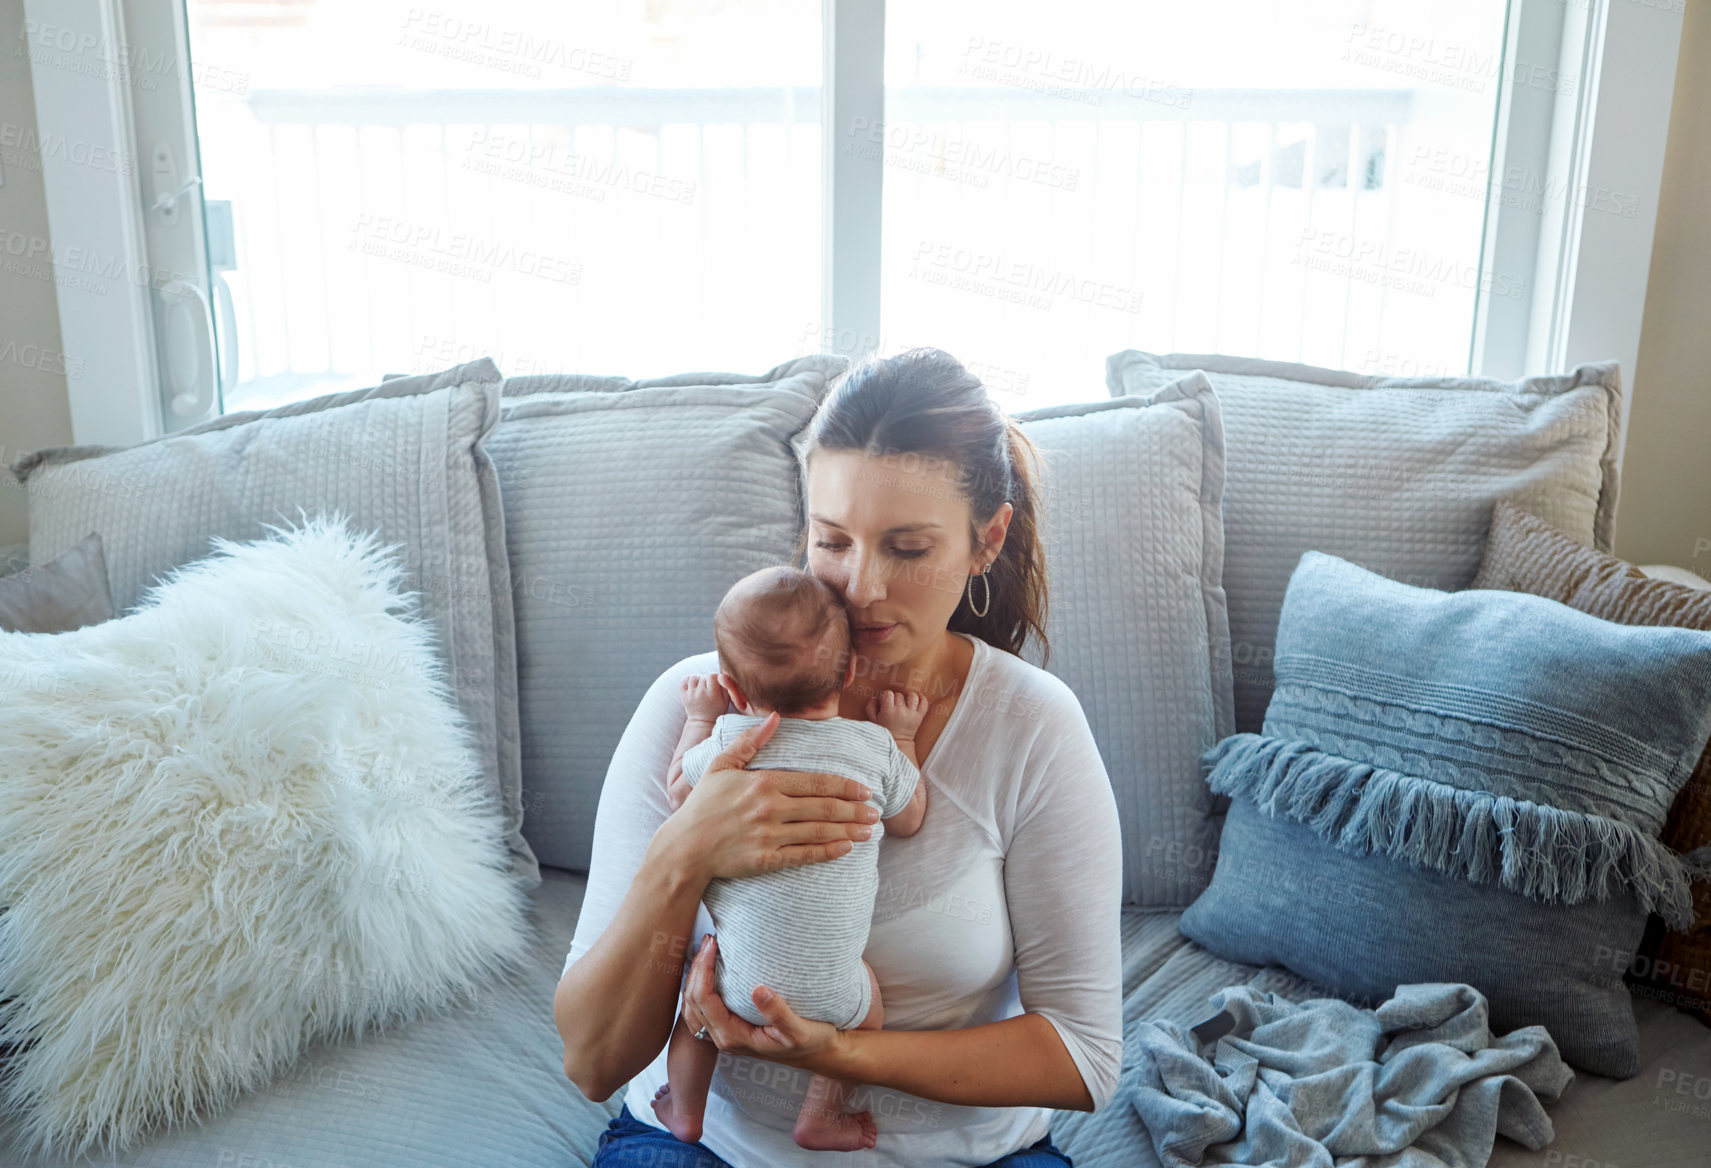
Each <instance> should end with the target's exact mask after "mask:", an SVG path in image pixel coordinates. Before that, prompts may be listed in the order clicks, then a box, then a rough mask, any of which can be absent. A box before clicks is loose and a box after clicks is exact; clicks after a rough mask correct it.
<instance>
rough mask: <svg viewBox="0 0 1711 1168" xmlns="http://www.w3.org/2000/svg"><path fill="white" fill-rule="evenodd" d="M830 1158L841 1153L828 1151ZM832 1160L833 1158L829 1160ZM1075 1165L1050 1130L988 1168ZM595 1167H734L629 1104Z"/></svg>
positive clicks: (606, 1134)
mask: <svg viewBox="0 0 1711 1168" xmlns="http://www.w3.org/2000/svg"><path fill="white" fill-rule="evenodd" d="M827 1155H828V1157H831V1156H836V1155H837V1153H835V1152H830V1153H827ZM827 1162H828V1163H831V1160H830V1159H828V1161H827ZM1064 1165H1069V1168H1075V1165H1074V1162H1073V1161H1071V1160H1070V1158H1069V1157H1068V1156H1066V1155H1064V1154H1063V1153H1062V1152H1060V1151H1058V1150H1057V1148H1055V1147H1053V1146H1052V1134H1051V1132H1047V1133H1046V1134H1045V1135H1043V1136H1041V1137H1040V1139H1039V1142H1038V1143H1036V1144H1033V1145H1031V1146H1030V1147H1026V1148H1023V1149H1022V1150H1021V1151H1020V1152H1011V1153H1010V1154H1009V1155H1008V1156H1003V1157H1001V1158H999V1159H997V1160H994V1161H993V1162H992V1163H991V1164H988V1165H987V1166H986V1168H1064ZM593 1168H731V1166H730V1165H729V1164H727V1163H725V1161H723V1160H721V1159H719V1157H717V1156H715V1155H714V1154H713V1153H712V1152H709V1151H708V1150H707V1148H706V1146H705V1145H703V1144H701V1143H693V1144H686V1143H683V1142H682V1141H681V1140H679V1139H678V1138H677V1137H676V1136H674V1135H672V1134H671V1133H670V1132H668V1131H661V1130H659V1128H657V1127H654V1126H653V1125H652V1124H648V1123H643V1122H642V1121H641V1120H639V1119H637V1118H636V1117H635V1116H633V1115H631V1114H630V1108H629V1105H628V1104H626V1105H625V1106H624V1108H623V1110H621V1111H619V1112H618V1115H617V1117H616V1118H614V1119H613V1120H612V1122H611V1123H609V1124H607V1125H606V1130H605V1131H603V1132H601V1133H600V1147H599V1150H598V1151H596V1152H595V1153H594V1165H593Z"/></svg>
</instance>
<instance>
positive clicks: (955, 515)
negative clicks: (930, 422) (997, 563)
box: [806, 450, 1010, 665]
mask: <svg viewBox="0 0 1711 1168" xmlns="http://www.w3.org/2000/svg"><path fill="white" fill-rule="evenodd" d="M806 491H807V496H808V570H809V571H811V572H813V573H814V575H816V576H818V577H819V578H820V579H822V580H824V581H825V582H826V583H827V584H830V585H831V586H832V587H833V588H835V589H837V590H838V592H839V594H840V595H842V596H843V598H844V601H845V603H846V604H848V606H849V610H850V619H851V623H852V625H853V628H854V633H855V651H856V652H857V653H858V654H860V655H861V656H863V657H865V658H868V659H869V660H870V661H873V662H875V663H876V664H888V665H896V664H903V663H907V662H914V661H919V660H921V658H922V655H923V654H930V653H933V652H936V651H937V647H938V645H939V642H940V641H941V640H942V639H943V637H944V635H945V628H946V626H947V625H948V624H949V623H950V619H951V614H952V613H954V612H955V611H956V608H957V604H958V603H959V602H960V601H961V600H962V597H963V591H964V589H965V588H966V587H967V585H968V578H969V575H970V573H972V572H978V571H979V570H980V569H981V568H982V567H983V566H985V565H986V564H988V563H990V562H991V561H992V560H994V559H996V558H997V555H998V550H999V548H1000V547H1001V546H1002V544H1003V537H1004V528H1005V527H1006V526H1008V519H1009V511H1010V505H1009V504H1008V503H1005V504H1002V505H1001V506H1000V508H999V511H1000V515H999V516H997V517H996V522H995V523H994V524H993V525H992V527H991V529H990V530H989V531H988V532H987V533H986V534H985V535H984V536H983V538H984V539H986V540H987V541H988V544H989V546H987V547H986V548H984V549H979V550H977V549H976V548H975V547H974V546H973V544H972V542H971V540H970V537H969V526H970V512H969V502H968V497H967V496H966V495H964V494H963V493H962V488H961V485H960V482H959V478H958V471H957V469H956V467H955V466H954V465H952V464H949V463H946V462H944V461H943V460H940V459H928V458H925V457H923V456H921V455H915V454H907V455H899V454H884V455H869V454H864V453H862V452H860V451H854V450H816V451H815V452H814V455H813V457H812V459H811V460H810V462H809V465H808V477H807V482H806Z"/></svg>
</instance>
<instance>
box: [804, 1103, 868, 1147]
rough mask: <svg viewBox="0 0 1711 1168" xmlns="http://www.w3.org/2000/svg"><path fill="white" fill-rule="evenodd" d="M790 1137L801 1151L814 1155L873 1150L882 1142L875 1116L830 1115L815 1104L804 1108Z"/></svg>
mask: <svg viewBox="0 0 1711 1168" xmlns="http://www.w3.org/2000/svg"><path fill="white" fill-rule="evenodd" d="M790 1136H791V1138H792V1139H794V1140H795V1141H796V1146H797V1147H799V1148H807V1149H808V1150H809V1151H813V1152H853V1151H855V1150H856V1149H857V1148H871V1147H873V1145H874V1144H876V1143H877V1142H878V1141H879V1129H878V1128H877V1127H875V1126H874V1123H873V1116H871V1115H869V1114H868V1113H867V1112H865V1111H857V1112H853V1113H844V1112H839V1113H837V1114H835V1115H834V1114H828V1113H827V1112H826V1109H825V1108H823V1107H815V1106H814V1105H813V1104H812V1102H809V1103H806V1104H804V1105H803V1108H802V1111H801V1113H800V1114H798V1115H797V1117H796V1127H795V1128H794V1129H793V1130H792V1131H791V1133H790Z"/></svg>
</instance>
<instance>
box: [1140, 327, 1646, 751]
mask: <svg viewBox="0 0 1711 1168" xmlns="http://www.w3.org/2000/svg"><path fill="white" fill-rule="evenodd" d="M1195 370H1202V371H1204V372H1205V374H1206V376H1207V377H1208V378H1210V379H1211V382H1212V388H1213V389H1214V390H1216V391H1217V394H1218V402H1219V405H1220V406H1221V407H1222V409H1223V415H1224V434H1225V445H1226V449H1227V452H1228V458H1229V469H1228V481H1227V482H1226V484H1225V489H1224V530H1225V532H1226V534H1227V536H1228V539H1229V551H1228V555H1227V557H1226V559H1225V563H1224V590H1225V592H1226V593H1227V594H1228V596H1229V604H1230V642H1231V645H1230V647H1231V661H1230V666H1229V667H1230V670H1231V672H1232V673H1233V675H1234V682H1235V694H1236V729H1238V730H1242V731H1255V730H1258V729H1259V727H1260V723H1261V722H1262V720H1263V719H1264V716H1265V707H1266V703H1267V702H1268V701H1270V699H1271V691H1272V684H1273V673H1272V653H1273V649H1274V641H1275V639H1276V635H1277V618H1278V612H1279V610H1280V609H1281V608H1282V606H1283V592H1284V589H1285V587H1287V585H1288V583H1289V575H1290V573H1291V572H1292V571H1293V570H1294V568H1295V564H1296V561H1297V560H1299V559H1300V558H1301V553H1303V552H1305V551H1322V552H1329V553H1330V554H1332V555H1336V556H1340V557H1342V558H1344V559H1347V560H1350V561H1353V562H1354V563H1357V564H1360V565H1362V566H1364V567H1367V568H1370V569H1372V570H1373V571H1375V572H1378V573H1380V574H1381V575H1384V576H1388V577H1390V578H1391V579H1395V580H1400V581H1402V582H1403V583H1406V584H1414V585H1418V586H1422V587H1427V588H1437V589H1442V590H1446V591H1453V590H1456V589H1460V588H1466V587H1467V586H1468V584H1469V583H1470V582H1471V581H1472V579H1473V576H1474V573H1475V572H1476V571H1478V569H1479V562H1480V559H1481V557H1482V556H1483V555H1484V551H1485V538H1486V533H1487V530H1488V528H1489V525H1490V522H1491V508H1492V505H1493V503H1495V502H1496V500H1498V499H1500V498H1508V499H1512V500H1514V501H1515V502H1516V503H1517V504H1519V505H1520V506H1522V507H1525V508H1526V509H1527V510H1528V511H1529V512H1531V513H1532V514H1534V515H1537V516H1538V517H1539V518H1541V519H1543V520H1545V521H1546V522H1547V523H1550V524H1551V525H1553V526H1554V527H1556V528H1557V529H1558V530H1559V531H1563V532H1566V533H1567V534H1569V535H1571V536H1573V537H1574V538H1575V539H1578V540H1580V541H1581V542H1582V543H1586V544H1589V545H1591V546H1593V547H1596V548H1598V549H1599V550H1600V551H1604V552H1608V551H1610V550H1611V541H1612V540H1613V539H1614V535H1615V514H1616V486H1617V479H1616V442H1617V436H1618V428H1619V424H1620V419H1621V402H1622V389H1621V379H1620V376H1619V374H1618V372H1617V368H1616V366H1615V364H1613V363H1604V364H1597V365H1582V366H1580V367H1579V368H1577V369H1575V370H1574V371H1573V372H1571V373H1566V374H1562V375H1560V376H1553V377H1529V378H1526V379H1525V380H1522V381H1513V382H1508V381H1493V380H1490V379H1488V378H1480V377H1363V376H1360V375H1359V374H1354V373H1345V372H1342V371H1339V370H1335V369H1321V368H1317V367H1315V366H1311V365H1294V364H1288V363H1285V362H1281V361H1258V360H1252V359H1249V358H1243V357H1225V356H1217V355H1211V354H1183V353H1171V354H1168V355H1163V356H1160V355H1157V354H1153V353H1144V352H1141V351H1139V350H1135V349H1130V350H1127V351H1125V352H1122V353H1115V354H1113V355H1112V356H1110V357H1108V358H1106V382H1107V387H1108V388H1109V389H1110V391H1111V393H1112V394H1124V393H1145V392H1147V391H1149V390H1152V389H1156V388H1157V387H1159V386H1161V385H1166V384H1169V383H1170V382H1172V381H1174V380H1176V379H1177V378H1180V377H1184V376H1186V375H1188V374H1190V373H1192V372H1194V371H1195Z"/></svg>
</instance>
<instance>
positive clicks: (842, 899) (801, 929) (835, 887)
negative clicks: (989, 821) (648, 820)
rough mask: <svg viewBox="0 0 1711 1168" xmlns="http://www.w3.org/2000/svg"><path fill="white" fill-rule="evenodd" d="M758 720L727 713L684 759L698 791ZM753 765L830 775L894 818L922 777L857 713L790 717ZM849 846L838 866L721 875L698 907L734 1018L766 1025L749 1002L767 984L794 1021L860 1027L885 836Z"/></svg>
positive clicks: (878, 827) (866, 1003)
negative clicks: (714, 944)
mask: <svg viewBox="0 0 1711 1168" xmlns="http://www.w3.org/2000/svg"><path fill="white" fill-rule="evenodd" d="M764 721H766V718H765V717H756V716H754V715H752V714H724V715H722V716H721V717H720V718H719V720H718V721H716V722H714V723H713V732H712V733H711V734H710V735H708V737H707V739H706V740H705V741H703V742H698V743H696V744H695V745H694V746H692V747H690V748H689V749H688V750H687V751H685V752H684V755H683V777H684V779H685V780H686V781H687V782H688V783H689V784H690V785H691V786H693V785H694V784H696V783H698V782H700V781H701V776H702V775H703V774H705V773H706V770H707V764H708V763H710V762H712V761H713V759H714V758H715V757H716V756H717V755H718V754H719V753H720V752H721V751H723V750H724V749H725V748H726V747H727V746H729V745H730V744H731V742H732V740H733V739H735V738H736V737H737V735H739V734H741V733H742V732H743V731H744V730H747V729H748V728H749V727H750V726H756V725H759V724H760V723H761V722H764ZM749 769H751V770H781V771H825V772H827V773H829V774H835V775H843V776H845V777H847V778H851V779H855V780H856V781H857V782H860V783H864V784H866V786H867V788H868V789H869V790H870V791H872V792H873V794H872V797H871V798H869V799H868V802H869V803H870V804H872V805H873V806H875V807H877V808H878V809H879V817H880V818H881V819H882V820H883V819H889V818H891V817H892V816H894V815H896V814H898V813H899V812H901V811H902V810H903V809H904V808H905V807H907V806H908V805H909V800H910V799H911V798H912V797H913V796H914V794H915V784H916V783H917V782H919V781H920V778H921V774H920V772H919V771H918V770H916V769H915V764H914V763H912V762H910V761H909V758H908V756H907V755H905V754H904V753H903V752H902V751H901V750H899V749H898V748H897V743H896V741H895V740H894V739H893V738H892V737H891V732H890V731H889V730H887V729H885V727H883V726H881V725H879V724H878V723H875V722H858V721H855V720H854V719H851V718H824V719H815V718H783V717H781V718H780V719H779V720H778V727H777V729H775V730H774V731H773V733H772V737H771V739H769V740H768V741H767V742H766V743H765V744H764V745H763V746H761V748H760V749H759V750H757V751H756V752H755V756H754V759H753V761H751V762H750V763H749ZM884 836H885V825H884V824H883V823H875V824H874V825H873V835H872V836H870V837H869V838H868V839H865V840H851V841H850V842H851V844H852V846H851V848H850V850H849V851H848V852H846V853H844V854H843V855H841V856H839V857H838V858H837V859H835V860H826V861H823V862H822V863H818V864H803V865H801V866H800V867H796V868H783V869H780V870H778V871H776V872H762V873H760V874H759V875H755V876H743V877H739V878H736V879H731V878H728V877H715V878H714V879H713V880H712V881H710V882H709V883H708V885H707V891H706V892H705V893H703V894H702V897H701V901H702V903H703V904H705V905H706V906H707V913H708V915H709V916H711V917H712V918H713V927H714V930H715V931H716V932H717V933H718V935H719V956H718V961H717V962H716V963H715V964H716V965H717V968H716V969H715V971H714V976H715V979H716V980H715V986H716V988H717V989H718V992H719V996H720V997H722V998H724V1000H725V1005H726V1006H727V1007H728V1008H729V1009H730V1010H731V1012H732V1013H735V1014H738V1015H740V1016H741V1017H743V1018H746V1019H747V1020H748V1021H749V1022H751V1023H753V1024H754V1025H756V1026H765V1025H766V1024H767V1021H766V1018H765V1016H763V1015H762V1014H761V1013H760V1012H759V1011H758V1010H756V1009H755V1007H754V1003H753V1001H751V1000H750V995H751V994H752V992H753V990H754V987H755V986H757V985H765V986H768V987H770V988H771V989H772V990H773V992H774V993H776V994H778V996H779V997H781V998H783V999H784V1002H785V1004H786V1005H788V1006H789V1007H790V1008H791V1009H792V1010H794V1011H795V1012H796V1013H797V1014H799V1015H801V1016H802V1017H804V1018H812V1019H814V1020H816V1021H820V1022H830V1023H832V1024H833V1025H835V1026H837V1027H838V1029H840V1030H848V1029H850V1028H852V1027H854V1026H857V1025H859V1024H860V1023H861V1020H862V1019H863V1018H865V1017H866V1016H867V1011H868V1008H869V1007H870V1006H871V1005H872V998H873V987H872V986H871V985H869V984H868V979H867V971H866V970H864V969H863V968H862V967H861V955H862V952H863V950H865V949H866V948H867V934H868V928H869V926H870V925H871V924H872V923H873V904H874V898H875V896H876V895H877V894H878V891H879V841H880V840H881V839H883V838H884Z"/></svg>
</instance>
